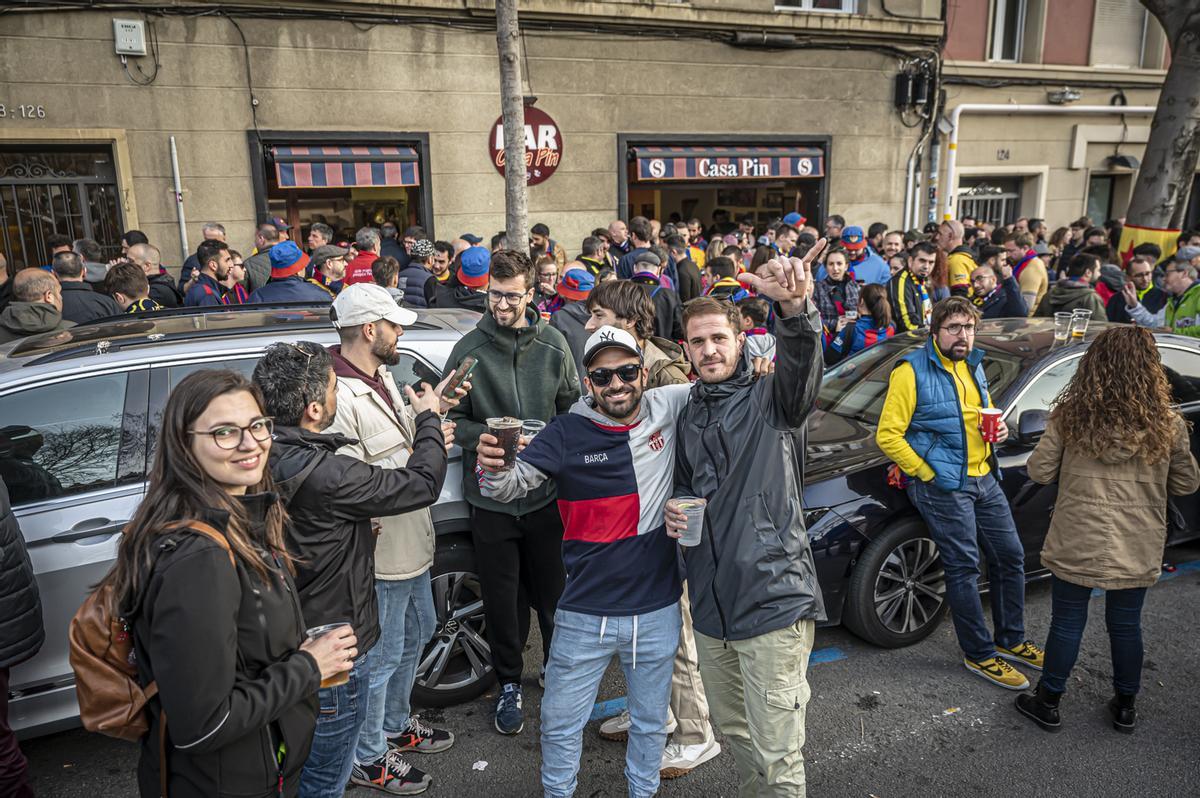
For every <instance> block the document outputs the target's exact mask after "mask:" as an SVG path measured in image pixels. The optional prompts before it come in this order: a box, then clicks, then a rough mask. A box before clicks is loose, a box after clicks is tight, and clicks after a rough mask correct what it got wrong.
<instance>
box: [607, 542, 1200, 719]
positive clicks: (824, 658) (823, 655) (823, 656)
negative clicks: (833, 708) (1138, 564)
mask: <svg viewBox="0 0 1200 798" xmlns="http://www.w3.org/2000/svg"><path fill="white" fill-rule="evenodd" d="M1197 565H1198V567H1200V563H1198V564H1197ZM842 659H846V652H844V651H842V650H841V649H840V648H838V647H837V646H827V647H825V648H819V649H817V650H816V651H814V652H813V653H812V655H811V656H810V657H809V658H808V664H809V665H823V664H825V663H827V662H837V661H838V660H842ZM626 706H627V703H626V700H625V696H619V697H617V698H610V699H608V700H607V701H597V702H596V704H595V706H593V707H592V715H591V717H590V718H588V720H589V722H591V721H597V720H607V719H608V718H612V717H616V716H617V715H620V714H621V713H622V712H624V711H625V708H626Z"/></svg>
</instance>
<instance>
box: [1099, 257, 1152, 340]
mask: <svg viewBox="0 0 1200 798" xmlns="http://www.w3.org/2000/svg"><path fill="white" fill-rule="evenodd" d="M1157 260H1158V259H1157V258H1156V257H1154V256H1153V255H1149V254H1146V255H1139V254H1135V255H1134V256H1133V257H1132V258H1130V259H1129V265H1128V266H1126V267H1125V273H1126V275H1128V277H1129V280H1128V281H1127V282H1126V283H1125V286H1124V288H1123V289H1122V290H1121V291H1119V292H1117V293H1116V294H1113V295H1112V296H1111V297H1109V300H1108V304H1106V305H1105V306H1104V308H1105V312H1106V313H1107V315H1108V320H1109V321H1111V322H1115V323H1117V324H1132V323H1134V322H1133V319H1132V318H1131V317H1130V315H1129V310H1128V309H1129V308H1130V307H1137V306H1138V305H1139V304H1140V305H1141V306H1142V307H1143V308H1145V309H1146V311H1147V312H1149V313H1150V314H1151V315H1153V314H1155V313H1158V311H1160V310H1162V308H1163V306H1165V305H1166V304H1167V293H1166V291H1163V290H1162V289H1161V288H1159V287H1158V286H1156V285H1155V284H1154V266H1155V263H1156V262H1157Z"/></svg>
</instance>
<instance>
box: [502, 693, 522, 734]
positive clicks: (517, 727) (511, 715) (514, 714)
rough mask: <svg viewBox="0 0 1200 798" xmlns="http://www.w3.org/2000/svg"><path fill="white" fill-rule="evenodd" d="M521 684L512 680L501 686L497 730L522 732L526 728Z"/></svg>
mask: <svg viewBox="0 0 1200 798" xmlns="http://www.w3.org/2000/svg"><path fill="white" fill-rule="evenodd" d="M522 703H523V702H522V699H521V685H519V684H517V683H516V682H510V683H509V684H506V685H504V686H503V687H501V688H500V695H499V697H497V698H496V731H498V732H500V733H501V734H520V733H521V730H522V729H524V728H525V713H524V712H523V711H522V709H521V705H522Z"/></svg>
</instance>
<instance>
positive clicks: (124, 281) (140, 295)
mask: <svg viewBox="0 0 1200 798" xmlns="http://www.w3.org/2000/svg"><path fill="white" fill-rule="evenodd" d="M131 249H132V247H131ZM104 293H106V294H108V295H109V296H110V297H112V298H113V300H114V301H115V302H116V303H117V305H118V306H119V307H120V308H121V310H122V311H124V312H125V313H147V312H150V311H155V310H162V306H161V305H159V304H158V303H157V302H155V301H154V300H153V299H151V298H150V281H149V280H147V279H146V273H145V272H144V271H142V267H140V266H138V265H137V264H136V263H134V262H133V261H128V260H123V261H118V262H117V263H114V264H113V266H112V268H111V269H109V270H108V276H107V277H105V278H104Z"/></svg>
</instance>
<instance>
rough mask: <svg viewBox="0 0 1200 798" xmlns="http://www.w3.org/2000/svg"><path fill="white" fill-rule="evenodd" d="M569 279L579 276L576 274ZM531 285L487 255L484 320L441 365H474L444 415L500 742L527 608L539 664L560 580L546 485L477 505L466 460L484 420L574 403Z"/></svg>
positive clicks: (554, 334)
mask: <svg viewBox="0 0 1200 798" xmlns="http://www.w3.org/2000/svg"><path fill="white" fill-rule="evenodd" d="M469 251H470V250H468V252H469ZM463 256H464V258H465V256H466V253H465V252H464V253H463ZM578 271H579V272H581V273H582V274H585V275H586V274H587V271H586V270H585V269H583V268H580V269H578ZM533 283H534V278H533V264H532V263H530V261H529V258H528V256H526V255H525V253H524V252H518V251H514V250H503V251H502V252H497V253H496V254H495V255H494V256H493V257H492V262H491V270H490V275H489V277H488V283H487V286H488V290H487V312H485V313H484V314H483V317H482V318H481V319H480V320H479V324H478V326H476V328H475V329H474V330H472V331H471V332H469V333H467V334H466V335H465V336H463V337H462V338H461V339H460V340H459V342H458V343H457V344H455V346H454V350H453V351H452V352H451V353H450V359H449V361H448V362H449V364H450V365H452V366H457V365H458V364H459V363H461V362H462V360H463V358H464V357H466V356H467V355H473V356H474V357H475V358H477V360H476V366H475V371H474V373H473V375H472V377H471V382H472V384H473V386H474V387H473V388H472V389H471V393H470V394H468V395H467V396H465V397H463V400H462V402H461V404H459V406H458V407H456V408H454V409H452V410H451V411H450V418H451V419H452V420H453V421H455V422H456V423H457V424H458V428H457V436H458V442H459V445H461V446H462V448H463V493H464V496H465V498H466V500H467V503H468V504H469V505H470V507H471V533H472V538H473V540H474V544H475V558H476V563H477V564H478V569H479V584H480V587H481V589H482V593H483V611H484V617H485V619H486V623H487V629H488V643H489V645H490V646H491V652H492V665H493V667H494V668H495V670H496V677H497V679H498V680H499V683H500V693H499V696H498V697H497V700H496V707H495V713H494V716H493V724H494V726H495V728H496V731H498V732H500V733H501V734H519V733H520V732H521V730H522V729H524V728H525V718H524V711H523V699H522V691H521V674H522V670H523V669H524V655H523V653H522V652H523V649H524V646H525V637H526V634H527V633H528V627H529V604H530V603H532V604H534V605H535V606H536V607H537V611H538V622H539V626H540V627H541V631H542V646H543V659H542V661H543V662H545V658H546V657H547V656H549V653H550V647H551V644H552V641H553V634H554V611H555V609H556V607H557V606H558V598H559V596H560V595H561V594H562V589H563V580H564V578H565V576H564V572H563V563H562V557H561V555H560V550H561V548H562V534H563V526H562V520H561V518H560V517H559V514H558V510H557V509H556V507H555V505H554V499H555V490H554V483H553V482H547V483H545V484H543V485H542V486H540V487H539V488H538V489H536V490H535V491H532V492H531V493H529V494H528V495H526V496H525V497H524V498H522V499H519V500H517V501H515V502H509V503H502V502H497V501H494V500H493V499H489V498H487V497H486V496H484V495H483V494H482V493H481V491H480V486H479V479H478V475H477V474H476V457H475V451H476V447H477V446H478V444H479V436H480V435H482V434H483V433H485V432H487V420H488V419H489V418H492V417H494V416H515V417H517V418H522V419H537V420H539V421H549V420H550V419H551V418H553V417H554V416H555V415H557V414H559V413H565V412H567V410H569V409H570V407H571V405H572V404H574V402H575V400H576V399H578V398H579V377H578V374H577V371H576V367H575V357H574V356H573V355H572V354H571V350H570V348H569V347H568V345H567V342H566V339H564V338H563V336H562V333H560V332H559V331H558V330H556V329H554V328H553V327H551V326H550V324H549V323H548V322H546V321H545V320H543V319H542V318H541V316H540V315H539V314H538V312H537V311H536V310H534V309H533V308H531V307H530V306H529V305H530V302H531V301H532V299H533ZM559 290H562V289H561V287H560V289H559ZM522 586H524V589H522Z"/></svg>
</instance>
